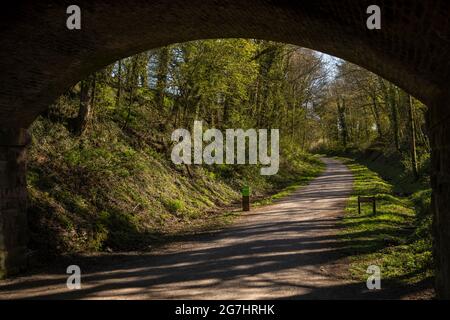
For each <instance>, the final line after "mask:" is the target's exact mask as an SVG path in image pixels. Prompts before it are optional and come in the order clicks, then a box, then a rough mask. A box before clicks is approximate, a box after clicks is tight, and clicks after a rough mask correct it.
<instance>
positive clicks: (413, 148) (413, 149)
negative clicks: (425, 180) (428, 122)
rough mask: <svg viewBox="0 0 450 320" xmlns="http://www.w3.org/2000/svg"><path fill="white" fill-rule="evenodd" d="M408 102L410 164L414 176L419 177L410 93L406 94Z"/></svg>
mask: <svg viewBox="0 0 450 320" xmlns="http://www.w3.org/2000/svg"><path fill="white" fill-rule="evenodd" d="M406 99H407V103H408V118H409V129H410V130H409V131H410V143H411V166H412V170H413V174H414V177H415V178H416V179H418V178H419V172H418V171H419V170H418V168H417V151H416V124H415V119H414V106H413V101H412V97H411V95H409V94H408V95H407V96H406Z"/></svg>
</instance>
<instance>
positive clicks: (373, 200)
mask: <svg viewBox="0 0 450 320" xmlns="http://www.w3.org/2000/svg"><path fill="white" fill-rule="evenodd" d="M361 203H372V211H373V214H376V213H377V205H376V198H375V197H361V196H358V214H361Z"/></svg>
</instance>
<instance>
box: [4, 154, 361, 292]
mask: <svg viewBox="0 0 450 320" xmlns="http://www.w3.org/2000/svg"><path fill="white" fill-rule="evenodd" d="M323 161H324V162H325V163H326V165H327V168H326V170H325V171H324V173H323V174H322V175H321V176H319V177H318V178H316V179H315V180H313V181H312V182H311V183H310V184H309V185H308V186H305V187H302V188H300V189H299V190H297V191H296V192H294V193H293V194H291V195H290V196H288V197H286V198H284V199H280V200H278V201H276V202H275V203H274V204H272V205H269V206H265V207H260V208H257V209H255V210H254V211H252V212H250V213H248V214H245V215H243V216H242V217H241V218H239V219H238V220H237V222H236V223H235V224H234V225H233V226H231V227H229V228H227V229H225V230H223V231H220V232H218V233H216V234H213V235H208V236H200V237H196V238H195V239H194V240H192V241H188V242H186V241H185V242H178V243H174V244H171V245H169V246H167V247H166V248H164V250H158V252H154V253H140V254H139V253H126V254H112V255H111V254H109V255H106V254H105V255H100V256H95V257H85V258H82V260H81V261H80V266H81V269H82V271H83V276H82V289H81V290H77V291H69V290H68V289H67V288H66V279H67V275H66V274H65V268H59V269H58V268H55V270H54V271H48V270H47V271H43V272H41V273H39V274H33V275H29V276H24V277H20V278H17V279H12V280H7V281H2V282H0V299H12V298H40V299H277V298H282V299H334V298H337V299H339V298H351V299H359V298H364V297H363V296H361V294H363V295H364V292H365V291H367V289H366V287H365V283H356V282H351V281H349V280H346V279H345V277H342V275H343V274H345V272H346V269H347V265H346V263H345V262H344V261H345V260H346V259H344V258H345V254H344V252H343V249H344V248H343V246H342V245H340V242H339V240H338V239H339V237H337V234H338V232H339V225H338V220H339V219H340V218H341V217H342V216H343V213H344V208H345V205H346V201H347V198H348V197H349V195H350V193H351V190H352V184H353V177H352V174H351V173H350V171H349V170H348V169H347V167H346V166H344V165H343V164H341V163H339V162H338V161H336V160H331V159H323ZM56 269H57V270H56Z"/></svg>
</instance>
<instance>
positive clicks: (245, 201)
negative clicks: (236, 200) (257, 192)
mask: <svg viewBox="0 0 450 320" xmlns="http://www.w3.org/2000/svg"><path fill="white" fill-rule="evenodd" d="M242 211H250V187H248V186H244V187H243V188H242Z"/></svg>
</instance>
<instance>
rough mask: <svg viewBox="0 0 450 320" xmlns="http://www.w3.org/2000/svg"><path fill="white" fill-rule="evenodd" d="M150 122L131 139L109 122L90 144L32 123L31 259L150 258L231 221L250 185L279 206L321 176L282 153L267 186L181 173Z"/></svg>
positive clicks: (237, 176)
mask: <svg viewBox="0 0 450 320" xmlns="http://www.w3.org/2000/svg"><path fill="white" fill-rule="evenodd" d="M68 107H70V104H69V106H68ZM60 109H61V106H59V110H60ZM62 109H63V110H64V108H62ZM151 116H152V115H151V114H146V113H145V110H143V111H142V114H140V116H139V119H142V120H140V122H136V123H133V125H132V126H130V127H129V128H127V129H123V128H122V127H121V124H120V123H117V122H116V121H114V120H111V119H107V118H106V117H102V118H99V119H97V121H96V122H95V123H93V124H92V125H91V127H90V128H89V130H88V131H87V132H86V134H85V135H83V136H82V137H77V136H74V135H73V134H72V133H71V132H70V131H69V130H68V129H67V126H66V125H65V123H64V121H60V120H56V121H55V120H54V119H52V120H50V119H49V118H44V117H42V118H40V119H39V120H38V121H36V122H35V123H34V125H33V127H32V130H31V132H32V137H33V143H32V146H31V148H30V162H29V173H28V184H29V193H30V207H29V226H30V231H31V234H30V235H31V239H30V247H31V249H32V250H35V251H36V252H39V253H40V256H43V257H47V256H49V255H50V256H52V255H60V254H67V253H78V252H94V251H119V250H147V249H148V248H151V247H152V246H154V245H156V244H158V243H161V242H166V241H170V240H171V239H173V238H174V237H179V236H184V235H186V234H192V233H197V232H203V231H205V230H213V229H217V228H221V227H223V226H224V225H226V224H228V223H230V222H231V221H233V219H234V218H235V217H236V213H235V212H234V213H233V212H231V211H232V210H231V209H232V208H236V207H237V206H239V201H240V189H241V187H242V186H243V185H249V186H250V187H251V188H252V195H253V196H254V198H255V199H261V198H264V197H265V196H271V195H275V196H276V194H277V193H278V192H279V191H280V190H283V194H284V193H286V192H288V190H290V189H292V188H295V187H297V186H299V185H302V184H305V183H307V182H308V181H310V180H311V179H313V178H314V177H315V176H317V175H318V174H319V173H320V172H321V170H322V167H323V165H322V163H321V161H320V160H319V159H318V158H317V157H315V156H312V155H309V154H306V153H303V152H299V151H296V150H295V149H294V148H292V149H290V148H283V151H284V152H283V154H282V157H281V163H280V171H279V173H278V174H277V175H275V176H269V177H264V176H261V175H260V174H259V168H258V167H256V166H244V165H241V166H227V165H217V166H190V167H186V166H177V165H174V164H173V163H172V162H171V160H170V152H168V150H166V149H164V148H161V146H160V145H159V144H157V143H155V141H154V140H151V139H149V138H148V137H152V136H157V135H158V134H159V135H161V132H158V131H156V130H154V129H153V128H152V127H151V126H148V125H147V126H145V123H146V121H148V120H149V119H150V118H151ZM148 122H150V121H148ZM168 136H169V137H170V135H168ZM169 150H170V149H169ZM289 188H290V189H289ZM278 196H279V195H278Z"/></svg>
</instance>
